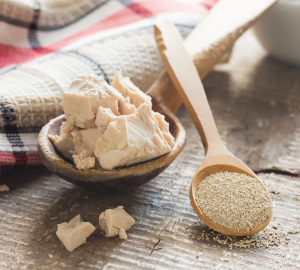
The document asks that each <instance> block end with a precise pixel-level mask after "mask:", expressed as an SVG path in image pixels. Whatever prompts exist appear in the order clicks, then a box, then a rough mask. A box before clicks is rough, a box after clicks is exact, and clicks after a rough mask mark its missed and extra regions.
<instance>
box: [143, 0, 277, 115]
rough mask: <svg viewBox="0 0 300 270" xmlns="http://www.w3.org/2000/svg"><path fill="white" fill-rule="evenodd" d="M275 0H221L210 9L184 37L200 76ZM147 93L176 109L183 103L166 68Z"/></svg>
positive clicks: (206, 71) (212, 65)
mask: <svg viewBox="0 0 300 270" xmlns="http://www.w3.org/2000/svg"><path fill="white" fill-rule="evenodd" d="M275 3H276V0H259V1H257V0H255V1H241V0H220V1H219V2H218V3H217V4H216V5H215V6H214V7H213V8H212V9H211V11H210V12H209V14H208V15H207V16H206V17H205V18H204V19H203V20H201V22H200V23H199V24H198V25H197V26H196V27H195V29H194V30H192V32H191V34H190V35H189V36H188V37H187V39H186V41H185V46H186V49H187V51H188V53H189V54H190V55H191V56H192V58H193V60H194V64H195V65H196V68H197V71H198V74H199V76H200V78H201V79H203V78H204V77H205V76H206V75H207V73H208V72H209V71H210V70H211V69H212V68H213V67H214V65H216V64H217V63H218V62H219V61H220V59H221V58H222V56H223V55H224V54H225V53H226V52H228V51H229V50H230V48H231V47H232V46H233V44H234V42H235V41H236V40H237V39H238V38H239V37H240V36H241V35H242V34H243V33H244V32H245V31H246V30H247V29H248V28H249V27H250V26H252V25H253V24H254V23H255V22H256V21H257V20H258V18H259V17H260V16H261V15H262V14H263V13H264V12H266V11H267V10H268V9H269V8H270V7H271V6H272V5H273V4H275ZM147 93H148V94H149V95H150V96H152V97H155V98H156V100H157V101H158V102H163V103H165V105H167V106H168V108H169V109H170V110H171V111H172V112H174V113H175V112H176V111H177V110H178V108H179V107H180V105H181V104H182V100H181V98H180V96H179V95H178V93H177V91H176V89H175V87H174V85H173V84H172V82H171V80H170V78H169V77H168V75H167V72H166V71H163V72H162V73H161V75H160V76H159V78H158V79H157V81H156V82H155V83H154V84H153V86H152V87H151V88H150V89H149V91H148V92H147Z"/></svg>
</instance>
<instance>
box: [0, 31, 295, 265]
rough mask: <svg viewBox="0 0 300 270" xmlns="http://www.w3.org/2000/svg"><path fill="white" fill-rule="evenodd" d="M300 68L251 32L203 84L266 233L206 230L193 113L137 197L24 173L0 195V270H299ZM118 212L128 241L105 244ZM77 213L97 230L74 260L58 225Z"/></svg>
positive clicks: (36, 171) (10, 177)
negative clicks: (246, 173)
mask: <svg viewBox="0 0 300 270" xmlns="http://www.w3.org/2000/svg"><path fill="white" fill-rule="evenodd" d="M299 75H300V68H296V67H292V66H289V65H286V64H284V63H281V62H279V61H277V60H275V59H273V58H271V57H269V56H267V55H266V53H265V51H264V50H263V49H262V48H261V47H260V46H259V45H258V43H257V41H256V40H255V38H254V37H253V35H252V33H251V32H250V33H246V34H245V35H244V36H243V37H242V38H241V39H240V40H239V41H238V42H237V44H236V46H235V48H234V50H233V54H232V57H231V59H230V62H229V63H228V64H224V65H219V66H217V67H216V68H215V69H214V71H212V72H211V73H210V74H209V75H208V76H207V77H206V78H205V80H204V86H205V89H206V92H207V95H208V99H209V101H210V104H211V107H212V110H213V114H214V116H215V119H216V123H217V127H218V129H219V131H220V133H221V137H222V140H223V141H224V143H225V144H226V145H227V147H228V149H229V150H230V151H232V152H233V154H235V155H236V156H238V157H239V158H240V159H242V160H243V161H244V162H246V163H247V164H248V165H250V167H251V168H252V169H253V170H254V171H256V172H257V173H258V175H259V177H260V178H261V180H262V181H263V182H264V184H265V185H266V187H267V189H268V190H269V192H270V194H271V197H272V199H273V204H274V216H273V218H272V220H271V222H270V225H269V226H268V227H267V229H266V230H265V231H262V232H260V233H258V234H257V235H254V236H251V237H248V238H247V237H226V236H223V235H221V234H219V233H215V232H213V231H212V230H210V229H209V228H208V227H207V226H206V225H204V224H203V223H202V222H201V221H199V219H198V217H197V215H196V214H195V213H194V211H193V209H192V207H191V205H190V202H189V196H188V191H189V185H190V181H191V178H192V176H193V175H194V173H195V171H196V169H197V167H198V165H199V164H200V162H201V160H202V158H203V154H204V152H203V147H202V144H201V141H200V137H199V135H198V133H197V131H196V129H195V127H194V126H193V123H192V121H191V119H190V117H189V115H188V114H187V112H186V110H185V108H181V109H180V111H179V112H178V116H179V118H180V120H181V121H182V123H183V125H184V127H185V129H186V131H187V143H186V146H185V148H184V150H183V151H182V153H181V154H180V156H179V157H178V158H177V159H176V160H175V162H174V163H173V164H171V166H170V167H169V168H168V169H167V170H166V171H164V172H163V173H162V174H161V175H159V176H158V177H156V178H155V179H153V180H152V181H150V182H148V183H147V184H145V185H143V186H140V187H139V188H137V189H134V190H130V191H126V192H123V193H120V194H114V195H103V194H97V193H94V192H92V191H88V190H85V189H82V188H79V187H76V186H74V185H72V184H70V183H68V182H65V181H64V180H62V179H61V178H60V177H58V176H56V175H54V174H52V173H51V172H49V171H48V170H47V169H45V168H44V167H29V168H17V169H14V170H12V171H11V172H10V173H9V174H7V175H6V176H5V177H4V179H3V180H4V182H5V183H7V184H8V186H9V187H10V191H9V192H3V193H0V216H1V218H0V235H1V236H0V269H69V268H71V269H196V268H197V269H279V268H280V269H300V114H299V112H300V81H299V80H300V76H299ZM118 205H123V206H124V208H125V209H126V210H127V211H128V212H129V213H130V214H131V215H132V216H133V217H134V218H135V219H136V224H135V225H134V227H133V228H132V229H131V230H130V231H129V232H128V240H127V241H123V240H120V239H119V238H117V237H115V238H106V237H105V236H104V235H103V234H102V232H101V230H100V229H99V225H98V217H99V214H100V213H101V212H102V211H103V210H105V209H107V208H113V207H116V206H118ZM77 214H81V216H82V217H83V219H84V220H87V221H90V222H91V223H92V224H94V225H95V226H96V227H97V229H96V231H95V233H94V234H92V235H91V236H90V237H89V238H88V240H87V243H86V244H84V245H82V246H81V247H79V248H77V249H76V250H75V251H73V252H68V251H67V250H66V249H65V248H64V246H63V245H62V244H61V242H60V241H59V240H58V238H57V237H56V235H55V231H56V225H57V224H58V223H61V222H64V221H68V220H70V219H71V218H72V217H74V216H75V215H77Z"/></svg>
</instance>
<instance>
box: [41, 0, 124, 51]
mask: <svg viewBox="0 0 300 270" xmlns="http://www.w3.org/2000/svg"><path fill="white" fill-rule="evenodd" d="M104 5H105V7H104V6H101V7H100V8H98V9H96V10H95V11H93V12H92V13H90V14H88V15H86V16H85V17H83V18H82V19H80V20H78V21H76V22H74V23H72V24H71V25H69V26H66V27H64V28H62V29H58V30H54V31H47V32H43V31H37V37H38V40H39V42H40V44H41V46H42V47H46V46H50V45H52V44H54V43H56V42H58V41H61V40H64V39H65V38H68V37H70V36H72V35H74V34H77V33H79V32H80V31H83V30H85V29H87V28H89V27H90V26H93V25H94V24H96V23H97V22H99V21H101V20H103V19H105V18H107V17H109V16H111V15H113V14H114V13H116V12H118V11H120V10H122V9H123V8H124V6H123V5H122V4H121V3H120V2H119V1H116V0H111V1H109V2H108V3H106V4H104Z"/></svg>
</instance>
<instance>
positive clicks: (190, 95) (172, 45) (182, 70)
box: [154, 19, 226, 154]
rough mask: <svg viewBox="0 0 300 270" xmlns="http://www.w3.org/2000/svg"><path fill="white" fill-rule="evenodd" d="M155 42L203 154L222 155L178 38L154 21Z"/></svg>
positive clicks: (195, 76) (172, 29)
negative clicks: (198, 136)
mask: <svg viewBox="0 0 300 270" xmlns="http://www.w3.org/2000/svg"><path fill="white" fill-rule="evenodd" d="M154 33H155V39H156V43H157V47H158V50H159V52H160V55H161V58H162V61H163V62H164V65H165V68H166V70H167V72H168V74H169V76H170V77H171V79H172V81H173V83H174V85H175V87H176V89H177V90H178V92H179V95H180V96H181V98H182V100H183V102H184V104H185V106H186V108H187V110H188V111H189V113H190V115H191V117H192V119H193V121H194V123H195V125H196V127H197V129H198V131H199V133H200V135H201V138H202V142H203V144H204V146H205V149H206V152H207V154H208V153H209V152H210V151H212V150H217V151H218V153H220V151H226V150H225V148H224V146H223V144H222V142H221V139H220V136H219V133H218V130H217V128H216V125H215V122H214V119H213V115H212V113H211V110H210V107H209V104H208V101H207V98H206V95H205V92H204V88H203V85H202V83H201V80H200V77H199V75H198V73H197V69H196V67H195V65H194V64H193V62H192V60H191V58H190V56H189V55H188V53H187V51H186V49H185V47H184V44H183V42H182V39H181V36H180V34H179V32H178V31H177V29H176V28H175V26H174V25H173V24H172V23H171V22H170V21H169V20H167V19H160V20H157V22H156V24H155V28H154Z"/></svg>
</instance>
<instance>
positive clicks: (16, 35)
mask: <svg viewBox="0 0 300 270" xmlns="http://www.w3.org/2000/svg"><path fill="white" fill-rule="evenodd" d="M216 1H217V0H202V1H195V0H194V1H193V0H186V1H183V0H135V1H133V0H110V1H105V0H89V1H87V0H26V1H20V0H0V110H1V117H0V176H1V175H3V173H5V172H6V171H7V170H8V169H10V168H11V167H13V166H15V165H40V164H41V159H40V157H39V154H38V148H37V137H38V133H39V131H40V129H41V128H42V126H43V125H44V124H46V123H47V122H48V121H49V120H50V119H51V118H54V117H56V116H58V115H60V114H62V113H63V111H62V106H61V99H62V95H63V93H64V91H65V90H66V89H67V88H68V86H69V84H70V82H71V81H72V80H73V79H74V78H75V77H76V76H77V75H79V74H83V73H94V74H97V75H99V76H101V77H103V78H104V79H105V80H106V81H107V82H111V81H112V78H113V75H114V74H115V72H116V71H117V70H119V69H120V68H122V70H123V74H124V75H126V76H129V77H131V78H132V80H133V82H134V83H135V84H136V85H138V86H139V87H140V88H141V89H142V90H146V89H148V88H149V87H150V85H151V84H152V83H153V82H154V80H155V79H156V78H157V76H158V74H159V72H160V70H161V69H162V64H161V62H160V58H159V55H158V53H157V51H156V44H155V41H154V38H153V21H154V20H153V19H154V18H155V17H156V16H158V15H160V14H164V16H168V17H169V18H170V19H172V20H173V21H174V22H175V24H176V25H177V26H178V28H179V30H180V31H181V33H182V35H183V36H184V35H187V34H188V33H189V31H190V30H191V29H192V28H193V27H194V26H195V24H196V23H197V22H198V21H199V19H201V17H203V16H204V15H205V14H206V13H207V12H208V11H209V9H210V8H211V7H212V6H213V5H214V3H215V2H216Z"/></svg>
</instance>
